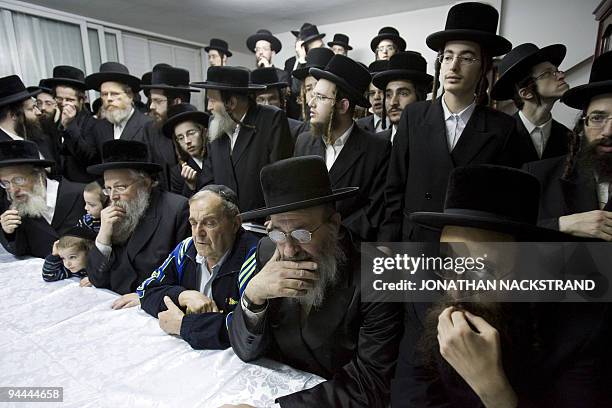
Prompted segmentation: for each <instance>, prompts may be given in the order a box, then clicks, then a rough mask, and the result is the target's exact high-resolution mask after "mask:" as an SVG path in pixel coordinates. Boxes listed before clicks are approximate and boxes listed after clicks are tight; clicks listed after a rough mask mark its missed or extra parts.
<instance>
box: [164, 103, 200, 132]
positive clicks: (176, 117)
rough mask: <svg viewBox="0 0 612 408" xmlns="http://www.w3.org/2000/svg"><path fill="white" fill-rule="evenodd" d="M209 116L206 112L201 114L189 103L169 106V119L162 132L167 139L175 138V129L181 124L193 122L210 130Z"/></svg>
mask: <svg viewBox="0 0 612 408" xmlns="http://www.w3.org/2000/svg"><path fill="white" fill-rule="evenodd" d="M208 119H209V115H208V113H206V112H201V111H199V110H198V108H196V107H195V106H193V105H191V104H189V103H177V104H176V105H171V106H168V119H166V121H165V122H164V125H163V126H162V132H163V133H164V135H166V136H167V137H170V138H172V137H174V128H175V127H176V125H178V124H179V123H183V122H187V121H192V122H196V123H199V124H200V125H202V126H204V127H205V128H208Z"/></svg>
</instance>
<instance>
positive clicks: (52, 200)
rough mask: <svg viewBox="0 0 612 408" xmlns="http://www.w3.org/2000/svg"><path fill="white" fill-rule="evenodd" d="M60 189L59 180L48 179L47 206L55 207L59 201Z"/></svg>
mask: <svg viewBox="0 0 612 408" xmlns="http://www.w3.org/2000/svg"><path fill="white" fill-rule="evenodd" d="M58 189H59V182H58V181H57V180H53V179H49V178H48V179H47V207H49V208H55V204H56V202H57V190H58Z"/></svg>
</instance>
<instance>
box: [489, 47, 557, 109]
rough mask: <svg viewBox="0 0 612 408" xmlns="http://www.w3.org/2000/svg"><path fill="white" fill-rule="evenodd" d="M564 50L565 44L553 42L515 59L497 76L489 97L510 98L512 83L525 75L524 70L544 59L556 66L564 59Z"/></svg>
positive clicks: (512, 92)
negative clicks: (517, 59)
mask: <svg viewBox="0 0 612 408" xmlns="http://www.w3.org/2000/svg"><path fill="white" fill-rule="evenodd" d="M566 52H567V48H566V47H565V45H563V44H553V45H549V46H547V47H543V48H541V49H539V50H537V51H536V52H534V53H532V54H530V55H527V56H525V57H524V58H522V59H520V60H519V61H516V63H514V64H513V65H512V66H511V67H509V68H508V69H507V70H506V71H505V72H504V73H503V74H501V75H500V76H499V78H498V79H497V81H496V82H495V84H494V85H493V89H492V90H491V98H492V99H495V100H498V101H503V100H507V99H512V97H513V96H514V85H515V84H516V82H517V81H520V80H522V79H523V77H525V76H526V75H527V73H526V70H528V69H530V68H531V67H533V66H534V65H536V64H538V63H540V62H545V61H548V62H550V63H551V64H553V65H554V66H556V67H558V66H559V65H561V63H562V62H563V60H564V59H565V54H566ZM506 58H507V57H506Z"/></svg>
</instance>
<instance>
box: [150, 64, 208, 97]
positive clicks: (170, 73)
mask: <svg viewBox="0 0 612 408" xmlns="http://www.w3.org/2000/svg"><path fill="white" fill-rule="evenodd" d="M141 88H142V89H149V90H151V89H165V90H169V91H183V92H200V91H199V90H198V89H193V88H190V87H189V71H187V70H186V69H183V68H174V67H171V66H160V65H159V64H158V65H156V66H155V67H153V71H151V80H150V84H147V85H141Z"/></svg>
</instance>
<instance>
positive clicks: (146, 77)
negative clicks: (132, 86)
mask: <svg viewBox="0 0 612 408" xmlns="http://www.w3.org/2000/svg"><path fill="white" fill-rule="evenodd" d="M158 67H166V68H170V67H171V65H169V64H166V63H165V62H162V63H159V64H155V66H154V67H153V69H156V68H158ZM152 76H153V71H152V70H151V71H149V72H145V73H144V74H142V78H140V87H141V88H143V90H142V92H143V93H144V94H145V96H146V97H147V98H148V97H149V95H150V94H151V91H150V90H149V89H147V88H145V85H151V77H152Z"/></svg>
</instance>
